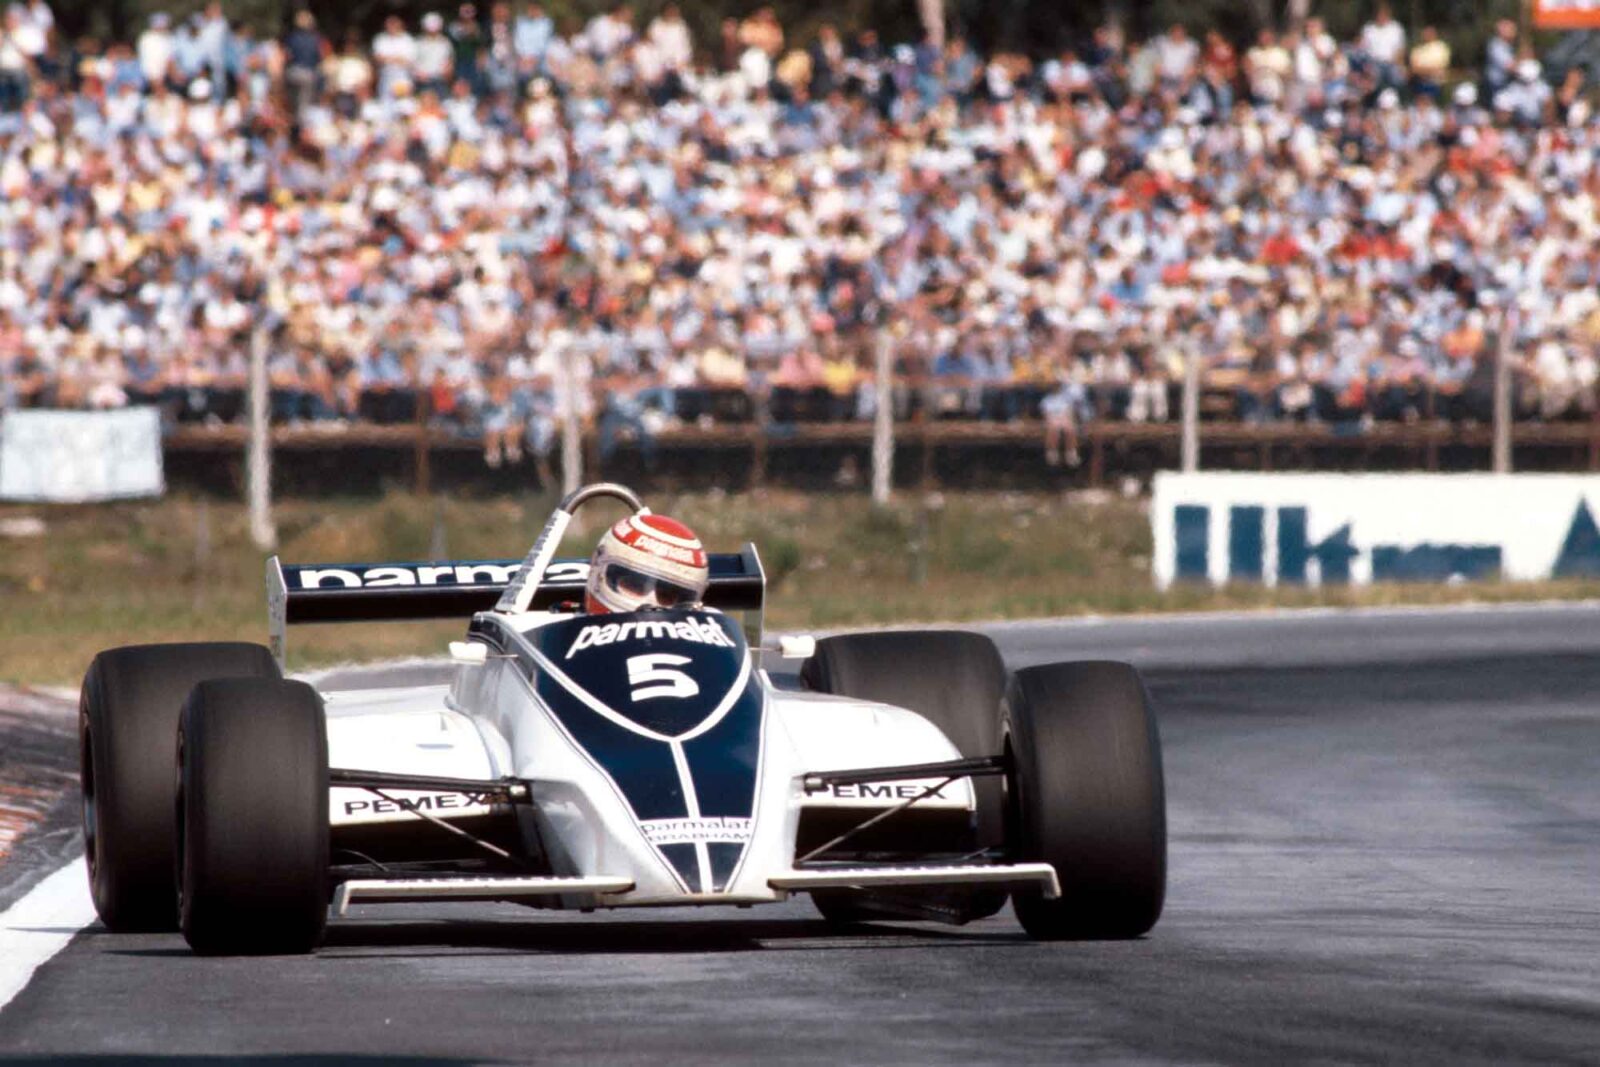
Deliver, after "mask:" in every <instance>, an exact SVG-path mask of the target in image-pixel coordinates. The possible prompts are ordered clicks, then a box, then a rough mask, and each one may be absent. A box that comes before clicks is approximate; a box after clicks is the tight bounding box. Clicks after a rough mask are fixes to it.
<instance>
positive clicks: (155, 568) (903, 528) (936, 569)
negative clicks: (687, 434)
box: [0, 492, 1600, 684]
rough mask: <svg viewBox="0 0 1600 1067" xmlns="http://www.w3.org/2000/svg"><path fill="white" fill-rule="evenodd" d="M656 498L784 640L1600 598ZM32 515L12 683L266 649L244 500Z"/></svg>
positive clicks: (1105, 533) (13, 585)
mask: <svg viewBox="0 0 1600 1067" xmlns="http://www.w3.org/2000/svg"><path fill="white" fill-rule="evenodd" d="M553 503H554V501H553V500H551V499H543V498H527V499H521V500H517V499H505V498H502V499H493V500H453V499H443V498H434V499H431V500H424V499H419V498H416V497H412V496H408V495H392V496H387V497H383V498H381V499H378V500H375V501H374V500H362V501H331V502H330V501H290V502H284V503H280V504H279V505H278V507H277V509H276V514H275V517H276V520H277V524H278V532H279V540H280V545H281V552H282V554H283V556H284V558H286V559H289V560H295V561H303V562H313V561H315V562H329V563H334V562H349V561H363V560H371V561H381V560H403V559H432V558H450V557H455V558H494V557H515V556H520V555H521V554H522V553H523V552H524V551H526V548H527V545H528V543H529V542H530V541H531V540H532V539H533V537H534V534H535V533H536V532H537V530H538V528H539V526H540V524H542V522H543V521H544V518H545V516H546V515H547V514H548V512H549V509H550V508H551V507H552V506H553ZM652 503H653V504H654V505H655V507H656V509H657V510H658V511H662V512H665V513H668V514H673V515H676V516H680V517H682V518H684V519H686V520H688V521H689V522H690V523H691V524H692V525H694V526H695V527H696V529H697V530H698V531H699V533H700V535H701V537H702V538H703V539H704V540H705V541H706V542H707V544H708V545H709V546H710V547H712V548H713V549H717V550H728V549H733V548H735V547H737V546H738V545H739V544H740V543H741V542H743V541H745V540H753V541H755V542H756V544H757V545H758V546H759V547H760V549H761V553H762V558H763V559H764V561H765V563H766V567H767V571H768V575H769V579H770V599H769V610H768V621H769V625H772V626H775V627H779V628H783V629H805V628H808V627H816V628H823V627H843V626H851V625H880V624H885V623H903V622H909V621H914V620H928V619H938V620H943V621H963V620H978V619H995V618H1027V617H1034V616H1046V615H1075V614H1088V613H1094V614H1110V613H1120V612H1135V611H1202V610H1214V609H1249V608H1268V607H1304V606H1319V605H1332V606H1355V605H1381V604H1402V603H1406V604H1415V603H1438V604H1443V603H1456V602H1462V601H1496V600H1527V599H1549V598H1576V597H1594V596H1600V582H1595V581H1574V582H1548V583H1510V582H1504V583H1482V584H1474V585H1458V586H1444V585H1382V586H1372V587H1364V588H1357V587H1348V588H1329V589H1267V588H1263V587H1256V586H1229V587H1225V588H1222V589H1211V588H1209V587H1200V586H1185V587H1180V588H1175V589H1172V590H1169V591H1167V592H1161V591H1158V590H1157V589H1155V588H1154V586H1153V584H1152V582H1151V579H1150V525H1149V518H1148V515H1147V513H1146V504H1145V502H1144V501H1141V500H1128V499H1123V498H1120V497H1115V496H1111V495H1109V494H1104V493H1074V494H1068V495H1060V494H1049V495H1047V494H1022V493H986V494H976V493H974V494H949V495H945V496H943V497H934V498H931V501H930V500H926V499H923V498H916V497H912V496H910V495H902V497H901V498H900V499H899V500H898V501H897V503H896V504H895V505H894V506H892V507H890V508H888V509H884V510H876V509H874V508H872V507H871V506H870V504H869V503H868V501H867V500H866V499H864V498H862V497H859V496H819V495H806V494H799V493H778V492H766V493H755V494H748V495H738V496H728V495H722V494H716V493H711V494H707V493H698V494H687V495H683V496H679V497H676V498H669V499H659V500H655V501H652ZM598 507H599V506H596V509H595V510H596V511H597V510H598ZM615 514H620V511H618V512H616V513H615ZM24 516H31V517H35V518H38V519H40V520H42V521H43V524H44V533H43V534H42V535H41V536H32V537H16V536H12V537H3V538H0V681H4V682H26V683H34V684H47V683H50V684H72V683H75V682H77V681H78V679H79V678H81V676H82V673H83V671H84V669H85V668H86V667H87V666H88V663H89V660H90V658H91V657H93V655H94V653H95V652H96V651H98V650H99V649H101V648H106V647H110V646H113V645H120V644H133V643H142V642H149V641H183V640H210V639H218V640H220V639H238V640H251V641H261V640H264V639H265V633H266V610H265V600H264V597H263V592H262V591H263V584H262V562H263V558H264V557H263V554H262V553H260V552H258V551H257V550H256V549H255V548H254V547H252V545H251V544H250V540H249V536H248V526H247V516H246V514H245V510H244V508H243V507H242V506H239V505H233V504H219V503H216V502H208V501H203V500H194V499H187V498H182V497H175V498H169V499H166V500H161V501H155V502H149V503H136V504H134V503H131V504H116V505H102V506H96V507H73V508H23V507H18V506H4V507H0V520H4V519H16V518H20V517H24ZM608 516H609V517H615V516H614V514H613V513H606V514H603V515H599V514H595V512H594V511H589V510H586V511H585V513H584V515H583V516H580V519H583V520H586V526H585V528H583V529H580V530H575V531H574V532H573V533H572V534H571V535H570V536H569V538H568V541H567V544H566V545H564V546H563V554H567V555H574V556H583V555H587V554H588V553H589V551H590V549H591V548H592V546H593V541H594V539H595V537H596V536H597V535H598V533H599V531H600V529H601V528H602V527H601V523H602V522H604V521H606V519H607V517H608ZM8 525H9V524H8ZM461 629H462V626H461V624H460V623H457V622H449V623H407V624H399V625H395V624H389V625H351V626H318V627H306V628H304V629H297V630H296V631H295V632H294V633H293V634H292V635H291V637H290V650H291V658H292V663H293V665H294V666H296V667H310V666H317V665H323V664H328V663H337V662H348V661H361V660H367V659H374V658H380V657H389V656H401V655H412V654H428V653H434V652H437V651H439V650H440V649H442V648H443V645H444V642H445V641H447V640H449V639H450V638H451V637H455V636H458V635H459V634H460V632H461Z"/></svg>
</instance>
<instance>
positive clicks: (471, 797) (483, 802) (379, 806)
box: [344, 793, 494, 815]
mask: <svg viewBox="0 0 1600 1067" xmlns="http://www.w3.org/2000/svg"><path fill="white" fill-rule="evenodd" d="M493 805H494V795H493V794H492V793H430V794H428V795H427V796H421V797H395V798H394V799H393V800H385V799H383V798H382V797H376V796H375V797H372V798H371V799H369V800H347V801H345V802H344V813H345V814H346V815H358V814H363V813H365V814H371V815H385V814H389V813H391V812H397V811H460V810H462V809H465V808H487V807H492V806H493Z"/></svg>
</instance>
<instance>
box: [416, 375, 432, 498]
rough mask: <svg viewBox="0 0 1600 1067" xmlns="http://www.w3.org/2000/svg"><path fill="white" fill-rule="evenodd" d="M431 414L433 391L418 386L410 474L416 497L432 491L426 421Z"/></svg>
mask: <svg viewBox="0 0 1600 1067" xmlns="http://www.w3.org/2000/svg"><path fill="white" fill-rule="evenodd" d="M432 414H433V390H432V389H430V388H428V387H426V386H421V385H419V386H418V388H417V424H416V426H415V431H416V433H415V435H414V436H413V439H412V449H413V453H412V464H411V465H412V472H413V474H414V476H415V483H414V484H413V485H412V487H411V488H412V490H413V491H414V492H415V493H416V494H417V495H418V496H427V495H428V494H429V493H431V492H432V491H433V448H432V445H433V442H432V441H431V440H429V438H428V419H429V417H430V416H431V415H432Z"/></svg>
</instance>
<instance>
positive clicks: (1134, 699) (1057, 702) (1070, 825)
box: [1001, 662, 1167, 941]
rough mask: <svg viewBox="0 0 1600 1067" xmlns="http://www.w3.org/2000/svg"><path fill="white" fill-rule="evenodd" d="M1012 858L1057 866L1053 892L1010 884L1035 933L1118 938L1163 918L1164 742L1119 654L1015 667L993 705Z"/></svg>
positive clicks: (1027, 927)
mask: <svg viewBox="0 0 1600 1067" xmlns="http://www.w3.org/2000/svg"><path fill="white" fill-rule="evenodd" d="M1001 733H1002V744H1003V745H1004V746H1005V754H1006V756H1007V760H1008V763H1009V765H1010V770H1009V772H1008V773H1007V775H1006V778H1005V787H1006V798H1005V799H1006V823H1007V839H1008V841H1009V842H1010V851H1011V853H1012V858H1013V859H1015V860H1020V861H1025V862H1039V861H1043V862H1045V863H1049V864H1050V865H1051V866H1053V867H1055V869H1056V875H1057V877H1058V879H1059V881H1060V883H1061V896H1059V897H1057V898H1055V899H1048V898H1046V897H1045V896H1043V895H1042V894H1041V893H1039V892H1038V891H1037V890H1029V891H1018V892H1016V893H1013V894H1012V903H1013V905H1014V906H1015V908H1016V912H1017V918H1018V919H1019V920H1020V921H1021V922H1022V927H1023V929H1024V930H1026V931H1027V932H1028V933H1029V935H1031V936H1032V937H1035V938H1038V939H1041V940H1051V941H1054V940H1062V939H1067V938H1072V939H1085V940H1093V939H1105V940H1111V939H1123V938H1134V937H1139V936H1140V935H1142V934H1144V933H1146V932H1148V931H1149V929H1150V928H1151V927H1152V926H1154V925H1155V923H1156V920H1157V919H1159V918H1160V917H1161V908H1162V905H1163V902H1164V900H1165V897H1166V885H1167V816H1166V812H1167V806H1166V786H1165V780H1164V777H1163V773H1162V766H1161V740H1160V736H1159V734H1158V733H1157V729H1156V719H1155V715H1154V713H1153V711H1152V710H1151V707H1150V700H1149V696H1148V695H1147V694H1146V692H1145V687H1144V682H1143V681H1142V680H1141V679H1140V677H1139V674H1138V672H1137V671H1136V670H1134V668H1133V667H1131V666H1129V665H1128V664H1126V663H1112V662H1085V663H1057V664H1052V665H1050V666H1046V667H1028V668H1024V669H1022V670H1019V671H1017V672H1016V674H1014V675H1013V676H1012V679H1011V685H1010V687H1009V689H1008V690H1007V692H1006V699H1005V704H1004V706H1003V710H1002V712H1001Z"/></svg>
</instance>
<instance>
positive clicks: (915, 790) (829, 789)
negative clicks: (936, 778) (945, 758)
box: [806, 782, 951, 800]
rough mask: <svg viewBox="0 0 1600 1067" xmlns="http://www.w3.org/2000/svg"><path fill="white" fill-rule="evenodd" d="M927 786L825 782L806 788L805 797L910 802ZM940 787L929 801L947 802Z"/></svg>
mask: <svg viewBox="0 0 1600 1067" xmlns="http://www.w3.org/2000/svg"><path fill="white" fill-rule="evenodd" d="M927 788H928V786H927V785H919V784H917V783H916V782H827V783H824V784H821V785H811V786H807V787H806V796H808V797H809V796H815V795H816V794H818V793H824V794H826V795H828V796H831V797H838V798H839V799H840V800H912V799H914V798H916V797H920V796H922V793H923V790H925V789H927ZM944 788H945V787H944V786H940V787H939V788H938V789H935V790H934V791H933V792H931V793H929V794H928V796H927V799H929V800H935V799H937V800H949V799H951V798H950V797H948V796H946V795H945V793H944Z"/></svg>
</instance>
